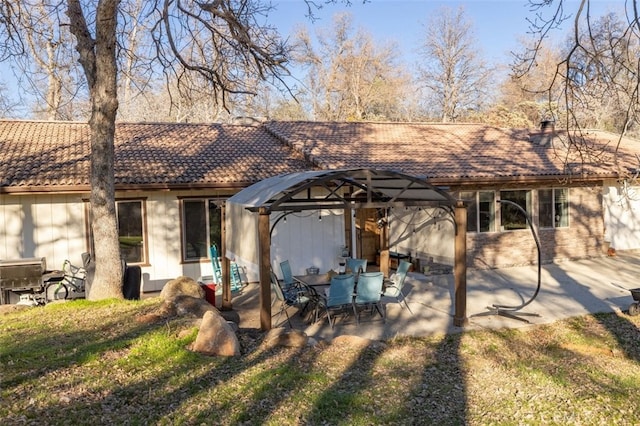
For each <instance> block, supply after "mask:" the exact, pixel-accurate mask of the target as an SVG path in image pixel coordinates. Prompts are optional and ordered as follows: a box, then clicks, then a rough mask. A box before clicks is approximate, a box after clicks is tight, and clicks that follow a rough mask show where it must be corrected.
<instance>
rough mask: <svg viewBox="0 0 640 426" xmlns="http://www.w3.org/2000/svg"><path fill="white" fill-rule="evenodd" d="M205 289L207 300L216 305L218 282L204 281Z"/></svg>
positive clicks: (203, 286)
mask: <svg viewBox="0 0 640 426" xmlns="http://www.w3.org/2000/svg"><path fill="white" fill-rule="evenodd" d="M202 288H203V289H204V298H205V300H206V301H207V302H209V303H211V304H212V305H213V306H216V284H215V283H202Z"/></svg>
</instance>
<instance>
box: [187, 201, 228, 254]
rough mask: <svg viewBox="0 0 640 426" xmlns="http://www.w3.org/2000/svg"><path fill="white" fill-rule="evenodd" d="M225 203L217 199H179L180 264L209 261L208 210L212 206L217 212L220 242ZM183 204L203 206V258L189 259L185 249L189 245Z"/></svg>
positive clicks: (209, 224) (209, 229)
mask: <svg viewBox="0 0 640 426" xmlns="http://www.w3.org/2000/svg"><path fill="white" fill-rule="evenodd" d="M225 201H226V200H224V199H221V198H219V197H185V198H181V199H180V252H181V255H180V256H181V258H182V262H183V263H197V262H203V261H209V260H210V257H211V255H210V251H209V248H210V247H211V209H210V205H211V204H214V205H215V206H216V210H217V211H219V212H220V213H219V222H220V223H219V225H220V229H219V230H218V233H219V235H220V239H221V240H222V237H223V234H222V229H223V227H224V223H223V219H224V215H223V213H222V209H223V208H224V205H225ZM185 203H200V204H204V206H203V207H204V214H205V216H204V225H205V228H206V229H205V236H206V239H205V241H204V243H205V245H206V250H205V253H204V256H202V255H201V256H198V257H195V256H194V257H191V256H189V253H188V250H187V247H188V245H189V244H190V243H189V242H188V241H187V239H188V233H187V208H186V206H185ZM220 243H222V241H220ZM218 251H220V247H218Z"/></svg>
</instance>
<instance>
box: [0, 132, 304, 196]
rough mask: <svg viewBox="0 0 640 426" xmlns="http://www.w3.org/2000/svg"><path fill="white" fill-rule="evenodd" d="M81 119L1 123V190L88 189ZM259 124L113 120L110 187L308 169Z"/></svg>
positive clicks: (231, 181)
mask: <svg viewBox="0 0 640 426" xmlns="http://www.w3.org/2000/svg"><path fill="white" fill-rule="evenodd" d="M89 152H90V134H89V127H88V125H87V124H86V123H72V122H40V121H1V120H0V188H2V187H4V188H5V189H6V188H7V187H11V188H14V189H20V188H22V189H27V188H31V189H33V188H38V190H42V191H46V190H54V189H60V188H61V187H64V188H67V189H72V188H75V189H79V188H80V187H84V189H85V190H86V189H87V188H88V187H89ZM309 168H310V164H309V163H308V162H307V161H305V160H304V159H303V157H302V156H301V155H300V154H298V153H295V152H293V151H292V150H291V148H289V147H287V146H285V145H283V144H282V143H281V142H280V141H278V140H277V139H275V138H274V137H273V136H271V135H270V134H269V133H268V132H267V131H266V130H265V129H264V128H262V127H255V126H241V125H221V124H176V123H161V124H126V123H122V124H118V125H117V126H116V141H115V180H116V188H119V187H120V188H122V187H124V186H130V187H135V186H138V187H143V186H145V185H146V186H149V187H154V186H157V187H180V186H184V187H189V186H211V187H216V186H234V185H236V186H239V187H241V186H246V185H247V184H251V183H254V182H258V181H260V180H262V179H265V178H267V177H269V176H273V175H275V174H282V173H289V172H295V171H303V170H309Z"/></svg>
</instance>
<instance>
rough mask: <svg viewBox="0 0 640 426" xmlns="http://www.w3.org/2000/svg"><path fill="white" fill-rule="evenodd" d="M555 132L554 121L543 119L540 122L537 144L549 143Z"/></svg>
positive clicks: (544, 144)
mask: <svg viewBox="0 0 640 426" xmlns="http://www.w3.org/2000/svg"><path fill="white" fill-rule="evenodd" d="M555 132H556V122H555V121H553V120H543V121H541V122H540V134H539V139H538V144H539V145H542V146H547V145H551V143H552V142H553V136H554V135H555Z"/></svg>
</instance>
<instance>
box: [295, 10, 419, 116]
mask: <svg viewBox="0 0 640 426" xmlns="http://www.w3.org/2000/svg"><path fill="white" fill-rule="evenodd" d="M397 50H398V49H397V47H396V46H395V45H394V44H393V43H388V42H387V43H379V42H376V41H374V39H373V37H372V36H371V34H370V33H368V32H367V31H365V30H363V29H361V28H360V29H355V28H354V27H353V17H352V16H351V15H350V14H347V13H344V14H339V15H336V16H335V17H334V20H333V23H332V25H331V26H330V27H325V28H320V29H319V30H318V32H317V34H316V37H315V39H314V38H313V37H312V35H311V34H309V32H308V31H307V30H306V29H301V30H300V31H299V32H298V33H297V35H296V37H295V49H294V60H295V62H296V63H297V64H299V65H301V66H302V67H304V69H305V70H306V72H307V78H306V90H305V92H304V96H305V97H306V98H307V99H308V100H309V104H310V109H311V115H312V117H313V118H314V119H316V120H397V119H398V117H399V112H400V111H401V110H402V99H404V96H403V94H404V93H406V90H407V89H408V83H409V76H408V74H407V73H405V72H403V71H402V67H401V66H399V63H398V58H397V56H396V52H397Z"/></svg>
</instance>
